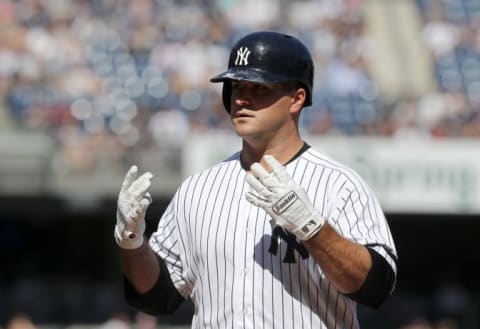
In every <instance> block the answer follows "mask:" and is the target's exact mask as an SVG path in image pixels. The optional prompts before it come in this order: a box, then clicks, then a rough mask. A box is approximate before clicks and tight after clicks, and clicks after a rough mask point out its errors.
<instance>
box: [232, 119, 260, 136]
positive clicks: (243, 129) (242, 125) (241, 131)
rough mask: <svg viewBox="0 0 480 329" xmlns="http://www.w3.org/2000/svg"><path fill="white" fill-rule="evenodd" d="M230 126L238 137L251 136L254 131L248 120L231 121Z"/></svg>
mask: <svg viewBox="0 0 480 329" xmlns="http://www.w3.org/2000/svg"><path fill="white" fill-rule="evenodd" d="M232 124H233V128H234V129H235V132H236V133H237V135H238V136H240V137H246V136H249V135H252V134H254V133H255V131H256V129H255V127H254V125H252V124H251V122H250V123H249V122H248V120H245V119H238V118H236V119H233V120H232Z"/></svg>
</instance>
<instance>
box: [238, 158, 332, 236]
mask: <svg viewBox="0 0 480 329" xmlns="http://www.w3.org/2000/svg"><path fill="white" fill-rule="evenodd" d="M264 159H265V161H266V162H267V163H268V165H269V166H270V167H271V168H272V169H273V171H272V173H268V172H267V171H266V170H265V168H263V167H262V166H261V165H260V164H259V163H254V164H253V165H252V167H251V173H249V174H247V182H248V183H249V184H250V186H251V187H252V188H253V190H254V191H255V192H256V193H252V192H247V194H246V198H247V200H248V201H249V202H250V203H252V204H253V205H255V206H258V207H261V208H263V209H264V210H265V211H266V212H267V213H268V214H269V215H270V216H271V217H272V219H273V221H274V223H275V224H277V225H279V226H282V227H284V228H286V229H287V230H289V231H290V232H292V233H293V234H295V235H296V236H297V237H298V238H299V239H301V240H308V239H310V238H311V237H312V236H313V235H314V234H315V233H317V232H318V231H320V229H321V228H322V227H323V225H324V224H325V219H324V218H323V217H322V216H321V215H320V214H319V213H318V212H317V210H316V209H315V208H314V206H313V205H312V203H311V201H310V199H309V197H308V195H307V193H306V192H305V190H304V189H303V188H301V187H300V186H299V185H298V184H296V183H295V182H294V181H293V179H292V178H291V177H290V176H289V175H288V173H287V172H286V170H285V167H284V166H282V165H281V164H280V163H279V162H278V161H277V160H276V159H275V158H274V157H273V156H270V155H265V157H264Z"/></svg>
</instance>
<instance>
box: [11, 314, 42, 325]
mask: <svg viewBox="0 0 480 329" xmlns="http://www.w3.org/2000/svg"><path fill="white" fill-rule="evenodd" d="M5 329H37V326H36V325H35V324H34V323H33V322H32V320H31V319H30V317H29V316H28V315H27V314H26V313H15V314H14V315H13V316H12V318H11V319H10V320H9V321H8V322H7V325H6V327H5Z"/></svg>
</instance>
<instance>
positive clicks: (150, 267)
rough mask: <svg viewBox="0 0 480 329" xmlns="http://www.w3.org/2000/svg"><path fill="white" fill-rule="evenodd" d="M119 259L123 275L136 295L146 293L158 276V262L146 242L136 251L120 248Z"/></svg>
mask: <svg viewBox="0 0 480 329" xmlns="http://www.w3.org/2000/svg"><path fill="white" fill-rule="evenodd" d="M120 257H121V261H122V268H123V273H124V274H125V276H126V277H127V279H128V281H129V282H130V284H131V285H132V286H133V287H134V288H135V290H136V291H137V293H139V294H143V293H146V292H148V291H149V290H150V289H151V288H152V287H153V286H154V285H155V283H156V282H157V279H158V277H159V275H160V266H159V264H158V260H157V258H156V256H155V254H154V252H153V251H152V249H151V248H150V246H149V245H148V241H146V240H145V241H144V242H143V245H142V246H141V247H140V248H138V249H122V248H120Z"/></svg>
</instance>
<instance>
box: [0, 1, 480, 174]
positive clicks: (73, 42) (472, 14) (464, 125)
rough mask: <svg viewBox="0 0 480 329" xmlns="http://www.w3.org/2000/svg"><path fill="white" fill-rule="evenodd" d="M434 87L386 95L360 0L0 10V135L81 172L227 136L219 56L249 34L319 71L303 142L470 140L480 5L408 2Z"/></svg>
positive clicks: (30, 5)
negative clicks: (99, 161)
mask: <svg viewBox="0 0 480 329" xmlns="http://www.w3.org/2000/svg"><path fill="white" fill-rule="evenodd" d="M415 4H416V6H417V7H418V11H419V13H420V15H421V17H422V19H423V21H422V22H423V23H422V24H423V26H422V31H421V34H422V38H423V40H424V42H425V46H426V47H427V48H428V51H429V52H430V56H432V58H433V60H434V63H435V66H434V67H433V68H432V75H435V79H436V81H437V82H438V89H437V90H436V91H433V92H431V93H428V94H424V95H415V94H409V95H402V96H401V97H399V98H396V99H387V98H386V97H384V95H383V93H382V86H380V85H378V83H377V82H376V81H375V80H374V79H373V78H372V74H371V70H370V65H371V58H370V55H371V53H372V44H373V43H374V41H373V40H372V38H371V36H370V35H369V33H368V29H367V28H366V25H367V24H366V17H365V14H364V11H363V3H362V0H328V1H326V0H316V1H312V0H310V1H305V0H302V1H300V0H299V1H286V0H280V1H278V0H246V1H240V0H136V1H126V0H91V1H86V0H82V1H80V0H66V1H58V0H22V1H13V0H3V1H0V62H1V63H2V65H1V66H0V129H1V131H24V132H25V131H27V132H38V133H43V134H47V135H49V136H51V137H52V139H53V140H54V141H55V143H56V144H57V147H58V148H57V149H58V150H59V154H60V158H59V159H60V160H59V161H60V164H61V165H63V166H71V167H73V168H76V169H80V170H84V169H88V168H89V167H91V166H92V164H93V163H95V161H96V160H95V158H96V157H98V156H99V153H102V154H103V156H105V154H106V155H108V157H110V158H111V159H110V161H111V162H112V163H115V162H118V161H121V159H122V157H123V156H124V155H125V151H126V150H128V149H129V148H131V147H134V146H135V147H136V148H138V147H142V146H152V145H153V146H158V147H172V146H174V147H175V146H181V145H182V143H183V142H184V141H185V140H186V139H188V138H189V136H190V135H191V134H192V133H193V132H204V131H212V130H229V129H230V125H229V121H228V117H227V116H226V114H225V111H224V109H223V106H222V103H221V96H220V93H221V86H220V85H218V84H210V83H209V82H208V80H209V78H210V77H212V76H213V75H215V74H216V73H218V72H221V71H223V70H224V69H225V68H226V62H227V58H228V53H229V50H230V47H231V46H232V44H233V43H234V41H235V40H237V39H238V38H239V37H240V36H242V35H244V34H245V33H247V32H250V31H252V30H258V29H273V30H281V31H284V32H287V33H292V34H294V35H297V36H298V37H300V38H301V39H302V40H304V42H305V43H306V44H307V45H308V46H309V48H310V49H311V50H312V54H313V56H314V61H315V63H316V72H315V75H316V78H315V91H314V95H315V98H314V105H313V106H312V109H310V110H308V111H305V115H304V116H303V118H302V122H301V129H302V130H303V131H304V132H305V133H308V134H316V135H321V134H337V135H346V136H356V135H374V136H390V137H395V136H405V135H414V136H415V137H418V138H431V137H434V138H440V137H461V136H466V137H479V136H480V115H479V110H480V105H479V104H480V4H479V2H478V1H476V0H461V1H447V0H442V1H434V0H417V1H416V2H415Z"/></svg>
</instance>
